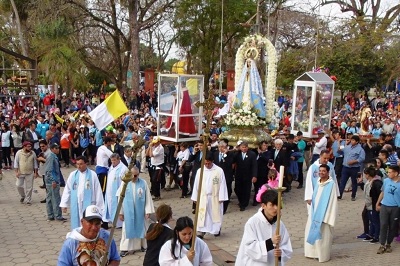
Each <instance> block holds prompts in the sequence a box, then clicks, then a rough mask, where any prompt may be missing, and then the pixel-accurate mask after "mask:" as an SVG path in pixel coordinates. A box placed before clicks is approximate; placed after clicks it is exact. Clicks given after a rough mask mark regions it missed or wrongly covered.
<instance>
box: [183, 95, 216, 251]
mask: <svg viewBox="0 0 400 266" xmlns="http://www.w3.org/2000/svg"><path fill="white" fill-rule="evenodd" d="M195 105H196V106H197V108H200V107H203V111H205V118H206V121H207V123H206V127H205V129H204V132H203V135H202V138H203V142H204V145H203V150H202V153H203V156H202V158H201V168H200V176H199V177H200V180H199V186H198V188H197V200H196V203H197V204H196V213H195V216H194V228H193V238H192V246H191V248H190V249H191V250H194V246H195V240H196V236H197V220H198V217H199V206H200V204H199V203H200V197H201V189H202V183H203V174H204V162H205V158H206V153H207V149H208V148H207V142H208V138H209V137H210V124H211V120H212V116H213V110H214V108H215V107H219V108H222V107H223V106H224V105H223V104H222V103H216V102H215V99H214V97H213V95H212V94H211V93H209V94H208V97H207V99H206V100H205V101H204V102H200V101H198V102H196V103H195Z"/></svg>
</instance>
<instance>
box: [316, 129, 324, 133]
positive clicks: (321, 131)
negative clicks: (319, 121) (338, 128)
mask: <svg viewBox="0 0 400 266" xmlns="http://www.w3.org/2000/svg"><path fill="white" fill-rule="evenodd" d="M317 134H325V131H324V130H322V129H318V131H317Z"/></svg>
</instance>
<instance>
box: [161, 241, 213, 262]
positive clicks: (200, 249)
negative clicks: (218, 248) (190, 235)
mask: <svg viewBox="0 0 400 266" xmlns="http://www.w3.org/2000/svg"><path fill="white" fill-rule="evenodd" d="M171 241H172V240H168V241H167V242H165V244H164V245H163V246H162V247H161V250H160V256H159V257H158V263H160V266H199V265H202V266H203V265H204V266H212V265H214V264H213V260H212V256H211V252H210V249H209V248H208V246H207V244H206V243H205V242H204V241H203V240H201V239H199V238H196V243H195V246H194V252H195V256H194V259H193V263H192V262H191V261H190V260H189V259H188V258H187V253H188V250H187V249H186V248H185V247H182V249H181V245H180V243H179V241H176V246H175V256H177V257H178V259H177V260H176V259H174V257H172V254H171Z"/></svg>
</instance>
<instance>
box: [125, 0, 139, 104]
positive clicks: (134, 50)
mask: <svg viewBox="0 0 400 266" xmlns="http://www.w3.org/2000/svg"><path fill="white" fill-rule="evenodd" d="M138 9H139V0H129V25H130V32H131V34H130V37H131V41H132V45H131V57H132V61H131V62H132V63H131V64H130V70H131V72H132V90H131V92H132V93H136V92H137V91H138V88H139V82H140V80H139V44H140V41H139V27H140V25H139V23H138ZM126 95H128V97H130V96H131V93H129V92H128V89H126Z"/></svg>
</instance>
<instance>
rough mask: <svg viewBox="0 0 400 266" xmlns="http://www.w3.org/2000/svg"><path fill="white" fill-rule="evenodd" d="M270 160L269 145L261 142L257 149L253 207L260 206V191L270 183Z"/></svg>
mask: <svg viewBox="0 0 400 266" xmlns="http://www.w3.org/2000/svg"><path fill="white" fill-rule="evenodd" d="M270 158H271V157H270V154H269V152H268V143H267V142H266V141H261V142H260V143H259V144H258V149H257V181H256V182H255V183H254V197H253V206H257V204H258V203H257V201H256V196H257V193H258V190H259V189H260V187H261V186H262V185H264V184H265V183H267V181H268V171H269V169H268V160H269V159H270Z"/></svg>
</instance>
